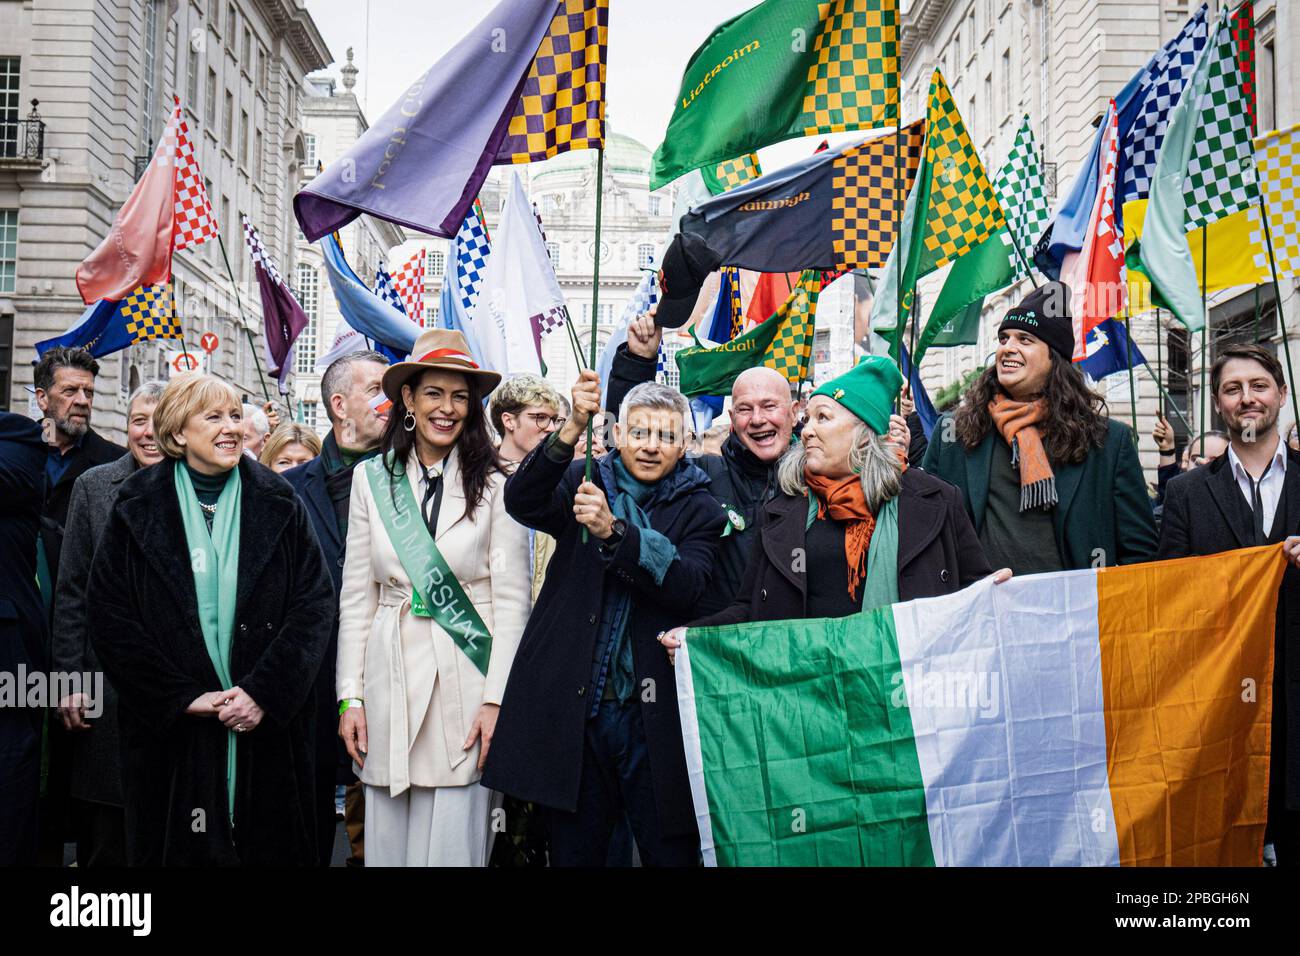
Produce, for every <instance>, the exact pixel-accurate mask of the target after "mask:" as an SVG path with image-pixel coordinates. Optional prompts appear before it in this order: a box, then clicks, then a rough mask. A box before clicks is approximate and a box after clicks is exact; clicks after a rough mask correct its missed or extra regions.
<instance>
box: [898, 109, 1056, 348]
mask: <svg viewBox="0 0 1300 956" xmlns="http://www.w3.org/2000/svg"><path fill="white" fill-rule="evenodd" d="M993 191H994V192H995V193H996V194H997V197H998V202H999V203H1000V204H1001V205H1002V211H1003V212H1004V213H1005V214H1006V217H1007V224H1006V225H1005V226H1004V227H1002V228H1001V229H999V230H998V231H997V232H995V233H994V234H993V235H991V236H989V238H987V239H985V240H984V241H983V242H981V243H980V244H979V245H978V246H976V247H975V248H974V249H972V250H971V251H970V252H968V253H966V255H964V256H962V257H961V258H960V259H958V260H957V261H956V262H955V263H953V267H952V269H951V270H950V271H949V272H948V277H947V278H946V279H945V280H944V283H943V289H942V291H940V293H939V297H938V298H937V299H936V300H935V302H934V308H933V309H931V310H930V318H929V321H927V322H926V325H925V329H924V330H923V331H922V332H921V336H920V338H919V340H918V341H917V343H916V363H917V366H918V367H919V366H920V364H921V360H922V359H923V358H924V357H925V352H926V350H927V349H928V348H930V347H931V346H948V345H974V344H975V343H976V342H977V341H978V340H979V317H980V311H981V309H982V307H983V304H984V297H985V296H986V295H990V294H991V293H993V292H996V291H998V290H999V289H1004V288H1006V287H1007V286H1009V285H1010V284H1011V283H1012V282H1015V281H1017V280H1019V279H1023V278H1024V277H1025V276H1026V275H1028V274H1029V267H1028V265H1027V263H1028V262H1029V255H1030V253H1031V252H1032V251H1033V248H1034V243H1036V242H1037V241H1038V237H1039V235H1040V234H1041V233H1042V231H1043V227H1044V226H1046V225H1047V221H1048V219H1049V218H1051V210H1050V209H1049V208H1048V206H1047V196H1046V192H1047V190H1046V187H1045V186H1044V185H1043V171H1042V167H1041V166H1040V165H1039V163H1038V148H1037V145H1036V144H1035V143H1034V131H1033V129H1032V128H1031V127H1030V125H1029V117H1028V116H1026V117H1025V118H1024V121H1023V122H1022V123H1021V124H1020V130H1019V132H1018V133H1017V134H1016V139H1015V142H1014V143H1012V145H1011V152H1010V153H1008V154H1007V160H1006V162H1005V163H1003V164H1002V169H1001V170H1000V171H999V172H998V176H997V179H996V180H995V181H994V183H993ZM1013 241H1014V243H1015V245H1014V246H1013V245H1012V243H1013ZM1016 246H1019V252H1017V251H1016Z"/></svg>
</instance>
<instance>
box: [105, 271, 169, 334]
mask: <svg viewBox="0 0 1300 956" xmlns="http://www.w3.org/2000/svg"><path fill="white" fill-rule="evenodd" d="M118 314H119V315H120V316H121V318H122V321H123V322H124V323H125V324H126V331H127V334H128V335H130V336H131V341H132V342H147V341H148V340H149V339H179V338H180V337H181V325H180V323H179V322H178V321H177V320H176V313H175V312H174V311H173V310H172V290H171V283H170V282H169V283H167V284H165V285H143V286H140V287H138V288H137V289H136V290H135V291H134V292H132V293H131V294H130V295H129V296H127V297H126V298H125V299H123V300H122V304H121V305H120V306H119V307H118Z"/></svg>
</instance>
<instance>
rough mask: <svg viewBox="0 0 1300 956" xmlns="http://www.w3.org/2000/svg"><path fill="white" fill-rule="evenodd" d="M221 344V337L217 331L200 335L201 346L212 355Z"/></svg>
mask: <svg viewBox="0 0 1300 956" xmlns="http://www.w3.org/2000/svg"><path fill="white" fill-rule="evenodd" d="M220 344H221V339H219V338H217V333H216V332H204V333H203V334H202V335H200V336H199V347H200V348H201V349H203V351H205V352H207V353H208V354H209V355H211V354H212V353H213V352H215V351H216V350H217V346H218V345H220Z"/></svg>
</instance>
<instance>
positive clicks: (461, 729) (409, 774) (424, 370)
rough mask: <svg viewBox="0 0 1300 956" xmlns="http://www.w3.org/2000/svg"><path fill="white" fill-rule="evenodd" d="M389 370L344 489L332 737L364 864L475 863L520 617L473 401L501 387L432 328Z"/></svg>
mask: <svg viewBox="0 0 1300 956" xmlns="http://www.w3.org/2000/svg"><path fill="white" fill-rule="evenodd" d="M411 355H412V360H411V361H408V362H399V363H398V364H396V365H394V366H392V367H391V368H389V369H388V370H387V372H385V373H384V378H383V389H384V393H385V394H386V395H387V396H388V398H389V399H391V400H392V403H393V409H392V412H391V414H390V415H389V417H388V424H387V426H386V428H385V430H384V436H383V440H382V443H381V446H380V448H381V451H380V454H379V455H378V456H376V457H375V458H372V459H370V460H369V461H367V462H366V463H365V464H364V465H361V466H358V467H359V468H360V469H361V470H359V471H358V473H357V475H356V478H355V479H354V480H353V482H352V499H351V509H350V511H349V514H348V540H347V550H346V558H345V563H344V566H343V592H342V595H341V599H340V601H339V638H338V647H339V650H338V667H337V682H338V697H339V735H340V736H341V737H342V738H343V742H344V743H345V744H346V745H347V748H348V753H349V755H350V756H351V757H352V759H353V761H354V763H355V769H356V773H357V776H358V777H359V778H360V780H361V782H362V783H363V784H364V785H365V788H366V789H365V807H366V824H365V834H366V865H367V866H483V865H485V864H486V862H487V859H488V854H489V851H490V850H491V840H492V832H493V828H492V827H491V825H490V823H491V814H492V811H493V809H494V808H495V807H496V806H497V805H498V801H499V795H498V794H494V793H493V792H492V791H490V790H487V789H485V788H484V787H482V786H480V785H479V778H480V776H481V775H482V769H483V761H484V760H485V759H486V757H487V754H488V749H489V747H490V746H491V743H492V736H493V734H494V732H495V729H496V722H497V713H498V711H499V709H500V705H501V697H502V695H503V693H504V692H505V686H506V677H507V676H508V675H509V673H510V665H511V662H512V661H513V660H514V656H515V648H516V647H517V646H518V644H519V638H520V635H521V634H522V633H523V630H524V623H525V622H526V621H527V619H528V611H529V574H528V532H527V530H526V529H525V528H524V527H523V526H522V525H519V524H516V523H515V522H514V520H513V519H511V518H510V516H509V515H507V514H506V510H505V504H504V500H503V494H504V488H505V482H506V473H505V465H504V463H503V462H502V461H501V459H500V458H499V457H498V455H497V451H496V449H495V448H494V447H493V444H492V437H491V434H490V433H489V431H488V425H487V417H486V415H485V414H484V410H483V398H484V397H485V396H486V395H488V394H489V393H490V392H491V391H492V389H493V388H495V387H496V385H497V384H498V383H499V382H500V381H501V376H500V375H498V374H497V373H496V372H490V371H486V370H484V369H481V368H479V367H478V365H476V364H475V362H474V360H473V359H472V358H471V357H470V354H469V348H468V346H467V344H466V342H465V338H464V336H463V335H461V333H459V332H453V331H448V330H446V329H427V330H425V331H424V332H422V333H421V334H420V337H419V339H417V340H416V343H415V348H414V349H413V350H412V352H411Z"/></svg>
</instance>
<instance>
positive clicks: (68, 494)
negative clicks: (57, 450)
mask: <svg viewBox="0 0 1300 956" xmlns="http://www.w3.org/2000/svg"><path fill="white" fill-rule="evenodd" d="M47 454H48V452H47ZM125 454H126V449H125V448H123V447H122V446H121V445H115V444H113V443H112V442H111V441H109V440H108V439H107V438H104V437H102V436H101V435H100V434H99V433H98V432H96V431H94V430H93V429H92V430H90V431H87V432H86V437H85V438H83V439H82V440H81V444H80V445H79V446H78V447H76V448H74V449H73V450H72V451H70V452H68V467H67V469H66V470H65V471H64V472H63V474H62V475H60V476H59V480H58V481H57V482H55V483H54V484H53V485H51V486H47V487H45V504H44V506H43V507H42V508H41V539H42V540H43V541H44V543H45V559H46V561H47V562H48V564H49V566H50V580H51V581H57V580H58V579H59V558H60V556H61V555H62V554H63V526H64V525H65V524H67V523H68V508H69V507H70V506H71V504H72V488H73V486H74V485H76V483H77V479H78V478H80V477H81V476H82V475H84V474H85V473H86V472H87V471H89V470H90V469H91V468H96V467H98V466H99V465H107V464H109V463H110V462H114V461H117V460H118V459H119V458H121V457H122V456H123V455H125ZM42 482H44V476H42Z"/></svg>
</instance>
